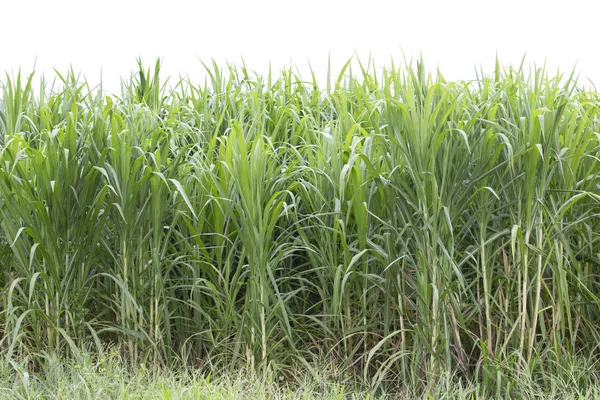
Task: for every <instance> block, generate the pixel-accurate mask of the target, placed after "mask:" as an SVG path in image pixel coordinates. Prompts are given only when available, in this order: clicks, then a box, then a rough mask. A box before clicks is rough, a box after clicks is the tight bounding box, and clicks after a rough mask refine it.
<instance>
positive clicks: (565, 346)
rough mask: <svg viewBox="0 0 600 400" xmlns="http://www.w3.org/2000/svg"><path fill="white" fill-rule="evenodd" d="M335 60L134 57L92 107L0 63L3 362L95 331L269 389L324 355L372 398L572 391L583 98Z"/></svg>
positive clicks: (71, 354)
mask: <svg viewBox="0 0 600 400" xmlns="http://www.w3.org/2000/svg"><path fill="white" fill-rule="evenodd" d="M358 67H359V72H360V76H361V77H360V78H357V77H356V73H354V74H353V73H352V65H350V64H348V65H346V66H345V67H344V69H343V70H342V71H341V72H340V74H339V77H338V78H337V79H335V80H334V81H328V82H327V85H326V89H323V88H320V87H319V85H318V82H317V79H316V77H315V76H311V77H310V79H309V80H308V81H306V80H303V79H302V78H301V77H300V76H298V75H296V74H294V73H293V72H292V71H289V70H286V71H283V72H282V74H281V75H280V76H273V75H271V74H269V75H268V76H266V77H264V76H260V75H258V74H252V73H250V72H249V71H248V70H247V69H246V68H241V69H236V68H234V67H230V68H228V69H226V70H223V69H219V68H217V67H216V66H213V67H209V66H207V74H208V77H209V79H208V80H207V82H206V83H205V84H204V85H195V84H194V83H192V82H190V81H188V80H186V79H182V80H181V81H179V82H176V83H175V84H174V85H172V86H171V87H170V88H168V89H167V86H166V85H165V84H164V83H162V81H161V77H160V73H159V72H160V63H159V62H157V64H156V66H155V68H154V70H152V71H151V70H145V69H144V68H142V66H141V65H140V70H139V73H138V74H137V75H135V76H133V77H132V78H131V79H130V80H128V81H124V83H123V90H122V93H121V94H120V95H117V96H115V95H105V94H104V93H103V92H102V90H96V89H94V88H90V87H89V85H88V83H87V82H85V81H82V80H80V79H79V78H78V77H77V76H76V75H75V74H73V73H72V72H70V73H69V74H67V75H64V76H63V75H58V78H59V81H60V82H59V83H60V84H59V85H57V86H46V85H45V84H44V83H43V82H42V84H41V87H40V88H39V91H38V92H35V93H34V89H33V76H30V77H28V78H27V79H24V78H22V77H21V75H20V74H19V75H18V76H17V77H13V78H11V77H7V78H6V79H5V81H4V82H3V83H2V88H3V93H2V96H0V142H1V144H2V145H1V147H0V215H1V222H0V227H1V230H0V259H1V262H2V264H1V265H2V267H1V269H0V272H1V273H0V294H1V296H0V297H1V299H2V302H1V303H0V353H1V354H2V356H3V357H4V359H5V360H6V363H9V364H10V363H11V362H17V363H18V362H21V361H15V360H30V361H29V362H30V363H31V364H28V365H30V366H29V367H28V368H31V369H32V371H33V372H36V371H42V370H43V369H44V368H47V364H48V362H49V361H48V359H47V357H45V356H44V354H54V355H56V357H58V358H59V359H61V360H77V359H80V358H81V354H82V349H87V350H86V351H89V346H90V345H93V346H94V348H95V350H93V352H95V353H97V354H98V357H102V354H103V349H104V347H105V346H106V345H107V344H110V346H112V347H114V348H118V352H119V354H120V357H122V360H123V362H124V363H129V368H132V369H137V368H138V366H139V365H140V364H141V365H145V366H146V367H147V368H149V369H150V370H154V368H158V367H162V368H165V371H169V370H178V369H179V368H184V367H185V368H200V369H201V368H202V366H203V365H204V366H206V365H211V367H212V368H215V369H216V370H218V371H230V373H232V371H236V370H239V369H245V368H248V369H249V370H250V371H252V373H256V374H257V376H262V377H265V376H269V374H270V376H282V377H284V380H286V381H287V380H290V379H292V378H293V376H294V375H295V374H296V373H297V371H298V366H305V367H307V368H308V366H310V365H313V364H314V363H315V360H319V359H333V360H336V362H337V363H338V364H339V368H341V369H342V370H343V371H345V372H344V373H345V374H348V376H350V377H352V379H353V380H354V381H357V382H362V384H364V385H365V387H368V388H369V390H372V391H373V393H376V392H377V391H381V393H396V392H397V393H401V392H402V390H410V391H412V392H411V393H414V394H426V393H432V392H433V391H434V390H435V389H436V388H440V387H444V386H443V385H441V383H443V382H453V383H452V384H453V385H457V384H459V383H460V382H464V385H466V386H465V387H471V388H475V389H473V390H478V391H481V392H480V394H481V395H487V396H498V397H500V396H519V395H523V393H524V392H523V390H524V389H523V387H524V386H523V384H522V381H523V380H525V381H526V382H530V385H528V387H530V388H540V390H541V391H542V392H544V393H550V392H548V390H554V389H552V388H556V391H557V393H559V392H560V393H566V392H565V390H567V389H568V388H569V387H571V388H572V385H573V384H575V382H577V385H578V387H579V388H580V390H582V391H586V390H588V389H589V390H595V389H593V388H595V387H596V385H597V379H596V374H597V371H598V369H597V367H596V360H597V358H598V346H597V343H599V339H600V338H599V336H598V332H599V330H598V329H597V328H598V320H599V317H600V314H599V311H600V308H599V307H598V304H599V302H598V294H599V293H600V292H599V287H598V284H599V282H600V281H599V279H598V274H597V269H598V266H599V265H600V258H599V257H600V246H599V238H600V235H599V234H598V232H600V226H599V224H600V222H599V221H600V218H598V217H599V215H600V202H599V200H600V186H599V184H600V175H599V174H598V171H600V165H599V161H600V159H599V158H598V156H599V151H600V142H599V140H600V135H599V134H598V131H599V130H598V110H599V107H598V105H599V104H600V103H599V96H598V93H596V92H595V91H589V90H586V89H585V88H583V87H581V86H580V85H578V84H577V81H576V80H575V79H574V78H573V77H572V76H560V75H559V76H555V77H552V76H549V75H548V74H547V72H546V71H545V70H544V69H536V70H532V71H530V72H528V71H526V70H525V69H524V68H523V67H521V68H518V69H514V68H512V67H508V68H503V67H501V66H500V65H497V66H496V69H495V71H493V74H492V75H489V76H488V75H482V77H481V78H479V79H477V80H474V81H470V82H447V81H446V80H444V78H443V76H442V75H441V74H439V73H438V74H437V75H435V76H432V75H430V74H427V73H426V71H425V69H424V68H423V65H422V63H420V62H419V63H417V65H416V67H412V66H411V65H407V66H405V67H402V68H398V67H396V66H394V65H392V66H391V67H390V68H386V69H384V70H383V73H382V74H379V75H378V74H377V71H376V70H375V68H374V66H373V65H372V64H371V63H369V64H367V65H364V64H361V63H360V62H359V63H358ZM355 70H356V69H355ZM582 356H585V359H584V360H585V362H581V361H579V360H582ZM7 365H8V364H7ZM574 365H581V368H579V367H577V368H575V367H574ZM448 377H451V378H448ZM165 379H166V378H165ZM457 382H458V383H457ZM449 384H450V383H449ZM440 385H441V386H440ZM561 385H562V386H561ZM560 388H564V390H563V389H560ZM448 390H450V389H448ZM561 390H562V392H561ZM478 393H479V392H478ZM582 393H584V392H582ZM585 393H587V392H585Z"/></svg>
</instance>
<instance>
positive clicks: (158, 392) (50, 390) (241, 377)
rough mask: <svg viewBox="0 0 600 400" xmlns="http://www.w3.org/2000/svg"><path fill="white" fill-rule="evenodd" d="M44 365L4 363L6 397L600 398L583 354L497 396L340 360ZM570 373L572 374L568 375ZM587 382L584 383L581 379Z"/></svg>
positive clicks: (523, 378)
mask: <svg viewBox="0 0 600 400" xmlns="http://www.w3.org/2000/svg"><path fill="white" fill-rule="evenodd" d="M45 359H46V363H45V364H44V370H43V371H37V372H33V371H29V368H28V367H29V366H30V364H29V363H28V362H26V361H22V362H15V361H10V362H7V361H6V360H5V361H3V362H0V399H7V400H8V399H10V400H16V399H23V400H24V399H82V400H84V399H85V400H87V399H111V400H118V399H140V400H145V399H164V400H167V399H168V400H171V399H173V400H175V399H223V400H225V399H232V400H234V399H236V400H237V399H240V400H243V399H248V400H260V399H282V400H283V399H289V400H298V399H307V400H308V399H319V400H330V399H331V400H334V399H337V400H342V399H357V400H358V399H365V400H367V399H368V400H370V399H373V400H374V399H415V398H423V399H471V400H475V399H485V398H518V399H557V400H558V399H593V398H600V380H599V379H598V377H597V376H594V374H593V373H592V369H587V368H584V367H585V362H584V361H583V360H580V361H579V362H578V363H576V364H572V365H570V367H569V368H570V370H569V371H565V373H566V374H565V375H564V376H563V378H562V379H561V378H560V377H556V376H547V377H546V378H547V379H546V380H545V382H544V383H543V384H541V382H536V381H535V380H534V379H532V377H531V375H529V374H527V373H525V372H524V371H512V374H513V375H514V377H515V378H516V380H515V382H518V383H517V384H516V385H515V386H514V387H512V388H510V390H509V392H510V393H506V392H504V391H502V392H499V393H497V394H496V395H492V394H490V393H488V391H487V390H486V387H485V385H484V384H482V383H481V382H478V383H474V382H468V381H464V380H461V379H459V378H458V377H457V376H449V375H447V376H444V377H440V378H439V379H438V380H437V381H436V382H435V384H431V385H430V386H429V387H428V388H427V389H426V390H424V391H421V390H418V389H417V388H411V387H408V386H406V385H402V384H401V385H398V386H396V387H395V389H394V390H390V391H385V390H382V389H381V388H379V389H373V388H369V385H368V384H367V383H366V382H360V381H357V380H355V379H353V378H352V377H350V376H348V375H347V374H345V373H344V372H343V370H341V369H339V368H336V366H335V365H334V364H328V365H326V364H321V365H319V366H313V368H312V369H311V370H310V372H309V371H308V370H306V369H304V370H298V371H297V374H295V375H294V376H293V377H286V378H285V379H284V378H283V377H282V376H265V375H260V376H259V375H257V374H256V373H252V372H250V371H248V370H247V369H244V370H237V371H236V372H235V373H231V372H227V371H216V370H212V369H210V368H201V369H192V368H186V369H180V370H177V371H175V370H172V369H169V368H147V367H145V366H144V365H139V366H137V367H136V368H134V369H133V370H132V368H131V366H130V365H129V363H128V362H125V361H124V360H122V359H121V358H120V357H119V356H118V353H117V352H113V353H111V355H110V356H102V357H97V355H88V356H85V357H83V356H82V357H80V359H79V360H78V361H72V362H70V363H67V364H64V363H63V362H61V361H60V358H59V357H49V356H48V355H46V357H45ZM564 378H566V379H564ZM583 381H587V382H586V383H585V387H582V386H581V384H582V383H583Z"/></svg>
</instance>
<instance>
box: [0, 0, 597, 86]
mask: <svg viewBox="0 0 600 400" xmlns="http://www.w3.org/2000/svg"><path fill="white" fill-rule="evenodd" d="M596 3H597V1H592V0H587V1H585V0H569V1H567V0H565V1H553V0H550V1H537V0H520V1H514V0H506V1H504V0H496V1H488V0H479V1H467V0H448V1H433V0H432V1H428V0H425V1H419V0H411V1H404V0H400V1H381V0H370V1H337V0H320V1H316V0H303V1H285V0H279V1H268V0H247V1H233V0H211V1H204V0H201V1H186V0H172V1H168V2H167V1H165V2H153V1H138V0H120V1H115V0H105V1H89V0H79V1H67V0H45V1H44V0H12V1H11V0H0V14H1V15H2V17H1V19H0V71H11V70H16V69H18V68H19V67H21V68H22V70H23V71H24V72H31V71H32V70H33V67H34V62H35V70H36V71H37V73H38V74H41V73H44V74H45V75H46V76H47V77H52V76H53V72H52V68H57V69H58V70H59V71H61V72H64V71H66V70H67V69H68V67H69V65H70V64H71V65H72V66H73V67H74V69H75V70H76V71H79V72H83V73H84V75H85V76H86V77H87V78H88V79H89V80H90V81H91V82H94V83H95V82H99V80H100V71H101V70H102V77H103V82H104V86H105V89H108V90H111V91H116V90H118V88H119V77H120V76H128V75H129V74H130V73H131V71H132V70H134V69H135V68H136V57H138V56H141V57H142V59H143V60H144V63H145V64H147V65H152V64H153V63H154V61H155V59H156V57H157V56H160V57H163V65H164V68H163V71H164V76H167V75H175V76H176V75H178V74H180V73H181V74H186V75H189V76H191V77H192V78H193V79H197V80H198V83H201V82H200V81H199V80H200V79H202V76H203V73H202V68H203V67H202V65H201V63H200V61H199V59H200V60H202V61H204V62H210V61H211V59H212V58H214V59H215V60H216V61H217V62H218V63H220V64H224V63H225V62H233V63H235V64H240V60H241V58H242V57H243V58H244V60H245V61H246V65H247V66H248V67H249V68H250V69H252V70H257V71H259V72H266V71H267V69H268V65H269V61H270V62H271V64H272V66H273V68H274V70H278V69H279V67H281V66H284V65H290V64H293V65H295V66H297V67H298V68H299V69H300V71H302V72H304V71H308V61H307V60H310V63H311V65H312V67H313V69H314V70H315V71H316V72H317V74H318V75H319V76H320V77H321V78H322V79H324V78H325V75H326V68H327V58H328V57H329V56H331V62H332V71H333V72H337V70H339V68H340V66H341V65H343V63H344V62H345V61H346V60H347V59H348V58H349V57H351V56H353V55H355V54H358V56H359V57H361V59H364V60H365V61H366V59H367V58H368V56H369V54H370V55H372V56H374V58H375V61H376V63H377V65H380V66H383V65H385V64H388V63H389V60H390V57H393V58H394V59H396V60H398V61H401V60H402V51H403V52H404V54H405V55H406V56H407V57H409V58H410V57H411V56H418V54H419V53H422V54H423V57H424V59H425V61H426V67H427V68H428V69H430V70H434V69H435V68H436V67H438V66H439V67H440V68H441V71H442V73H443V75H444V76H445V77H446V78H447V79H468V78H472V77H474V72H473V71H474V68H475V67H479V66H483V68H484V70H486V71H488V72H490V73H491V72H492V69H493V66H494V61H495V56H496V54H498V56H499V58H500V61H501V63H502V64H510V63H512V64H519V63H520V61H521V58H522V57H523V55H525V54H526V53H527V57H526V61H527V62H528V63H531V64H533V63H538V64H541V63H543V62H544V60H546V61H547V64H548V65H549V66H551V67H552V68H553V69H554V68H555V67H556V66H560V67H561V70H564V71H565V72H567V71H570V70H571V69H572V68H573V67H574V66H575V63H577V71H578V72H580V74H581V79H582V80H584V79H585V78H589V79H591V80H592V81H594V82H595V83H600V51H599V39H600V32H599V26H600V25H599V23H598V21H599V14H598V11H600V4H599V5H596ZM36 60H37V61H36ZM307 77H308V75H307ZM1 79H2V78H0V80H1Z"/></svg>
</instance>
